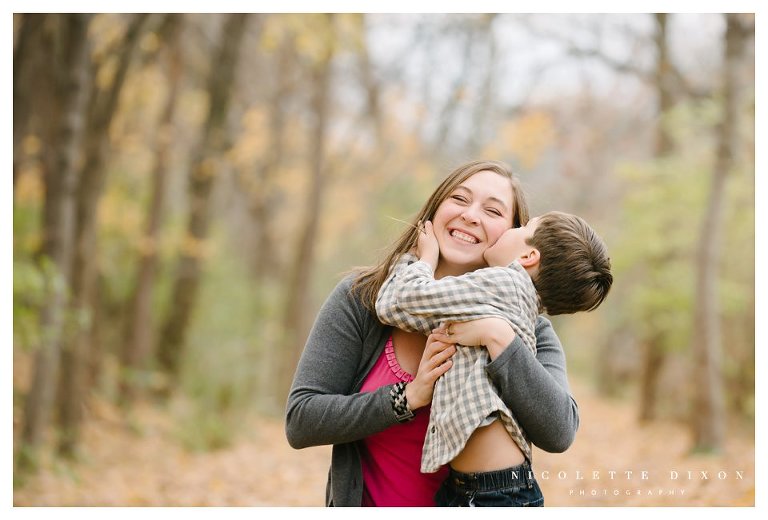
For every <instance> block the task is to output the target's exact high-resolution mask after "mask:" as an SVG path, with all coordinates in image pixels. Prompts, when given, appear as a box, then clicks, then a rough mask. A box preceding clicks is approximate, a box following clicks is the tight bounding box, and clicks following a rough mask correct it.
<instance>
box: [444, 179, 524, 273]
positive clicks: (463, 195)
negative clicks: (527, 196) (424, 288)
mask: <svg viewBox="0 0 768 520" xmlns="http://www.w3.org/2000/svg"><path fill="white" fill-rule="evenodd" d="M513 205H514V197H513V193H512V184H511V183H510V181H509V179H507V178H506V177H504V176H502V175H499V174H498V173H494V172H492V171H487V170H485V171H481V172H478V173H476V174H474V175H473V176H472V177H469V178H468V179H467V180H465V181H464V182H462V183H461V184H460V185H459V186H457V187H456V188H455V189H454V190H453V192H451V193H450V194H449V195H448V198H446V199H445V200H444V201H443V202H442V203H441V204H440V206H438V208H437V211H436V212H435V215H434V217H433V218H432V225H433V227H434V230H435V236H436V237H437V243H438V244H439V245H440V260H439V261H438V265H437V270H436V271H435V277H436V278H440V277H443V276H448V275H452V276H458V275H461V274H464V273H467V272H469V271H474V270H475V269H478V268H480V267H485V266H486V263H485V260H484V259H483V253H484V252H485V250H486V249H487V248H488V246H491V245H493V244H494V243H495V242H496V239H498V238H499V236H501V234H502V233H504V231H506V230H507V229H509V228H510V227H511V225H512V215H513V211H514V207H513Z"/></svg>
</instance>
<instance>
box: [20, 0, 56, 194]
mask: <svg viewBox="0 0 768 520" xmlns="http://www.w3.org/2000/svg"><path fill="white" fill-rule="evenodd" d="M20 16H21V18H20V19H21V22H20V23H21V28H20V29H19V36H18V40H17V41H16V46H15V47H14V49H13V188H14V194H15V192H16V180H17V179H18V176H19V173H20V171H19V164H20V163H21V158H22V156H23V155H24V153H23V148H22V144H23V142H24V138H25V137H26V136H27V132H28V130H29V126H30V119H31V115H32V103H31V99H30V98H31V97H32V96H31V95H30V94H32V93H31V92H30V88H29V87H30V83H32V79H31V78H32V77H34V76H35V75H36V74H41V73H42V74H46V73H50V72H51V70H50V67H47V68H48V69H49V70H48V71H46V70H39V69H40V67H39V61H38V60H39V58H40V57H42V58H43V59H45V57H46V56H45V51H44V47H43V46H42V45H40V42H41V36H40V35H41V34H42V31H43V24H44V22H45V19H46V16H48V15H44V14H22V15H20ZM37 79H38V80H39V79H40V77H39V76H37ZM43 88H45V86H43Z"/></svg>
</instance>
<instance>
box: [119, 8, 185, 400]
mask: <svg viewBox="0 0 768 520" xmlns="http://www.w3.org/2000/svg"><path fill="white" fill-rule="evenodd" d="M181 23H182V18H181V15H178V14H171V15H168V19H167V22H166V27H165V29H166V30H167V31H168V45H169V46H170V53H171V56H170V58H169V61H170V63H169V64H168V71H169V72H168V74H169V77H168V83H169V88H168V98H167V99H166V102H165V108H164V110H163V114H162V116H161V119H160V132H159V137H158V140H157V151H156V154H155V167H154V172H153V176H152V196H151V201H150V205H149V211H148V215H147V221H146V228H145V231H144V239H143V243H142V247H141V253H140V258H139V262H138V274H137V276H136V287H135V288H134V291H133V294H132V295H131V297H130V298H129V302H130V303H129V308H128V316H127V317H126V330H125V335H124V337H125V342H124V343H123V344H122V346H121V350H120V361H121V374H120V383H119V397H118V399H119V401H120V402H121V403H123V404H130V402H132V401H133V400H134V398H135V397H136V395H137V391H140V390H141V386H142V385H141V378H140V372H141V371H142V370H146V368H147V367H146V363H147V359H148V357H149V355H150V351H151V345H152V330H153V320H152V294H153V288H154V284H155V275H156V271H157V264H158V255H157V244H158V242H159V233H160V223H161V221H162V218H163V212H164V206H165V195H166V193H165V192H166V184H167V178H168V170H169V168H170V165H169V160H170V153H171V143H172V142H173V119H174V114H175V112H176V106H177V101H178V97H179V92H180V88H181V77H182V66H183V63H182V57H181V47H180V43H179V41H178V40H179V35H180V32H181Z"/></svg>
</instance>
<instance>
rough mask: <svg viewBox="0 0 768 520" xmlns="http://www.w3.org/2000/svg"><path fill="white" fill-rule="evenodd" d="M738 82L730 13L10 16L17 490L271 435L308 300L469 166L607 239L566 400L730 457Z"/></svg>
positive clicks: (741, 186) (568, 344)
mask: <svg viewBox="0 0 768 520" xmlns="http://www.w3.org/2000/svg"><path fill="white" fill-rule="evenodd" d="M754 71H755V52H754V15H750V14H738V15H720V14H706V15H698V14H637V15H622V14H616V15H595V14H592V15H590V14H581V15H551V14H550V15H522V14H499V15H493V14H461V15H439V14H430V15H415V14H412V15H386V14H374V15H362V14H301V15H300V14H249V15H244V14H229V15H228V14H221V15H210V14H209V15H205V14H194V15H190V14H187V15H182V14H169V15H165V14H151V15H141V14H98V15H84V14H57V15H47V14H14V15H13V129H14V130H13V150H14V152H13V374H14V380H13V426H14V428H13V430H14V458H15V471H14V483H15V486H16V489H17V490H18V491H19V493H21V492H23V490H24V489H25V486H28V485H30V482H34V478H35V475H36V474H38V473H39V472H40V471H41V470H44V469H45V468H50V467H58V468H62V467H67V468H70V469H68V470H66V471H64V472H63V473H66V475H69V477H67V476H66V475H65V476H64V477H62V478H64V479H65V480H66V479H67V478H70V480H71V472H72V471H75V472H76V471H77V470H76V469H71V468H77V467H78V466H77V465H78V464H84V463H85V462H83V461H89V460H90V461H93V458H94V457H96V455H95V454H96V453H97V452H99V448H98V447H96V446H95V445H94V444H92V443H90V442H84V440H83V438H84V433H83V432H84V431H87V428H88V427H89V426H88V425H89V424H91V423H93V422H94V421H99V420H101V421H113V422H114V423H116V424H119V425H121V428H122V430H124V431H128V432H129V433H130V435H131V436H132V437H131V439H133V441H131V442H135V443H139V442H142V441H141V439H145V440H146V439H147V437H148V436H149V437H152V433H151V432H154V431H155V430H154V429H153V428H152V427H150V426H148V424H151V420H150V419H149V418H152V417H158V416H160V417H163V418H165V420H167V421H169V422H170V424H172V425H173V427H171V428H169V429H165V430H162V431H163V432H164V433H163V435H165V436H166V437H167V438H166V439H165V441H166V442H167V443H168V444H169V445H173V446H174V449H177V448H178V449H181V450H186V451H187V452H190V453H207V452H211V451H212V450H222V449H227V448H231V447H232V446H236V445H237V442H238V439H239V438H240V436H241V435H243V434H244V430H245V429H247V428H249V427H251V425H252V424H253V422H252V421H251V419H253V418H255V420H256V421H257V422H263V421H278V422H279V420H280V417H281V414H282V413H283V409H284V403H285V397H286V394H287V390H288V387H289V385H290V382H291V378H292V375H293V370H294V367H295V365H296V362H297V360H298V357H299V355H300V353H301V349H302V347H303V343H304V339H305V337H306V334H307V332H308V328H309V327H311V324H312V321H313V318H314V315H315V313H316V311H317V309H318V308H319V306H320V305H321V304H322V302H323V300H324V299H325V297H326V296H327V294H328V293H329V291H330V290H331V289H332V288H333V286H334V285H335V284H336V283H337V282H338V281H339V279H340V278H341V276H342V275H343V273H344V272H345V271H348V270H349V269H351V268H353V267H354V266H358V265H367V264H371V263H373V262H375V261H377V260H378V259H379V257H380V255H381V253H382V251H383V249H384V248H385V247H386V246H388V245H389V243H390V242H391V241H392V240H393V239H394V238H395V237H396V236H397V235H398V234H399V233H400V231H401V230H402V227H403V226H404V224H402V223H400V222H398V220H404V221H409V220H411V219H412V218H413V216H414V215H415V213H416V212H417V211H418V209H419V208H420V207H421V205H422V204H423V202H424V201H425V200H426V198H427V196H428V195H429V194H430V193H431V191H432V190H433V188H434V187H435V186H436V185H437V184H438V182H439V181H440V180H441V179H442V177H443V176H445V175H447V174H448V172H449V171H450V170H452V169H453V168H454V167H455V166H457V165H458V164H460V163H462V162H464V161H467V160H472V159H477V158H485V159H495V160H502V161H505V162H507V163H509V164H510V165H512V166H513V168H514V169H515V170H516V171H517V173H518V174H519V177H520V179H521V180H522V183H523V185H524V187H525V190H526V192H527V194H528V196H529V203H530V205H531V209H532V214H534V215H535V214H537V213H541V212H544V211H548V210H552V209H558V210H563V211H568V212H573V213H576V214H579V215H582V216H584V217H585V218H586V219H587V220H589V221H590V223H592V224H593V225H594V227H595V228H596V229H597V230H598V232H599V233H600V234H601V235H602V236H603V237H604V238H605V239H606V242H607V243H608V246H609V249H610V251H611V256H612V261H613V265H614V273H615V284H614V287H613V289H612V293H611V294H610V296H609V299H608V303H607V304H606V305H604V306H602V307H601V308H600V309H598V310H597V311H595V312H593V313H590V314H582V315H578V316H573V317H562V318H560V317H558V318H557V319H556V320H555V328H556V330H557V331H558V334H559V335H560V337H561V339H562V342H563V345H564V346H565V350H566V354H567V356H568V367H569V373H570V376H571V378H572V379H573V380H574V381H576V382H577V383H578V384H579V385H582V386H583V387H585V388H589V389H590V391H594V392H596V393H597V394H598V395H599V396H600V397H601V398H602V399H610V400H613V401H615V402H617V403H623V404H622V406H624V407H625V409H630V410H631V413H629V414H628V416H631V417H632V421H633V422H637V424H653V423H654V422H659V421H668V422H670V423H674V424H678V425H681V426H683V427H684V428H685V429H686V431H688V432H690V436H689V440H688V441H686V442H687V447H686V449H689V450H691V451H692V452H699V453H702V452H703V453H718V452H722V451H723V450H724V447H725V445H726V443H727V440H728V438H729V436H731V435H735V432H746V435H747V436H749V435H753V432H754V413H755V406H754V387H755V348H754V347H755V333H754V331H755V290H754V286H755V265H754V257H755V256H754V247H755V191H754V186H755V169H754V153H755V133H754V128H755V119H754V107H755V89H754V85H755V76H754ZM576 398H577V400H578V399H579V396H578V395H576ZM584 413H585V414H586V413H588V411H586V410H585V411H584ZM249 418H251V419H249ZM261 418H266V419H261ZM269 418H272V419H269ZM608 420H610V419H608ZM274 434H275V435H278V436H279V435H281V432H280V429H279V428H275V429H274ZM153 441H154V442H156V441H157V439H154V440H153ZM131 442H128V444H127V445H126V446H130V445H131ZM639 442H641V441H639ZM751 442H754V441H753V439H752V440H751ZM262 444H263V443H262ZM607 445H609V444H605V443H602V445H601V446H599V448H598V447H596V448H595V449H603V450H604V449H605V447H606V446H607ZM114 448H115V449H117V450H121V449H123V448H119V447H117V446H115V447H114ZM165 453H168V451H167V450H166V451H165ZM300 453H301V452H300ZM300 453H299V455H300ZM119 454H122V455H124V457H125V458H126V459H127V458H129V457H130V454H129V450H124V451H122V452H121V453H118V455H119ZM115 455H116V454H115V453H112V456H113V457H114V456H115ZM566 458H567V453H566ZM323 460H326V461H327V454H326V453H325V452H324V453H323ZM62 461H65V462H62ZM66 461H74V462H66ZM62 464H66V466H62ZM111 464H114V465H119V464H121V462H120V460H119V459H115V460H113V461H112V462H111ZM320 465H321V466H322V467H320V468H319V472H320V475H321V477H322V478H324V476H325V471H326V470H327V464H326V465H324V466H323V463H321V464H320ZM294 470H295V471H299V472H301V468H299V469H298V470H296V469H294ZM68 472H69V473H68ZM75 480H77V479H75ZM320 486H322V483H321V484H320ZM38 492H39V490H38ZM314 492H316V493H317V495H318V497H321V496H322V488H321V489H319V490H314V491H313V493H314ZM125 500H126V501H127V502H128V501H129V500H128V499H127V498H126V499H125ZM166 500H167V505H172V504H173V503H174V500H173V498H170V497H166ZM23 502H24V503H26V504H34V503H35V499H34V496H31V497H30V496H28V497H27V498H26V499H25V500H24V501H23ZM118 502H119V500H118ZM127 502H126V503H127ZM220 505H225V504H220ZM276 505H279V503H278V504H276Z"/></svg>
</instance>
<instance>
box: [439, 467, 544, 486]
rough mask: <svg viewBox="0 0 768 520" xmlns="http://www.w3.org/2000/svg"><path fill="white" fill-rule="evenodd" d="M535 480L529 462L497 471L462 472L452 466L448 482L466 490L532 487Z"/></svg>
mask: <svg viewBox="0 0 768 520" xmlns="http://www.w3.org/2000/svg"><path fill="white" fill-rule="evenodd" d="M535 481H536V479H535V478H534V476H533V471H532V470H531V465H530V463H528V462H523V463H522V464H520V465H519V466H512V467H511V468H506V469H500V470H497V471H484V472H481V473H462V472H460V471H456V470H454V469H453V468H450V472H449V473H448V482H449V483H450V484H451V486H452V487H454V488H456V489H459V490H465V491H494V490H498V489H504V488H510V487H531V486H532V485H533V482H535Z"/></svg>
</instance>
